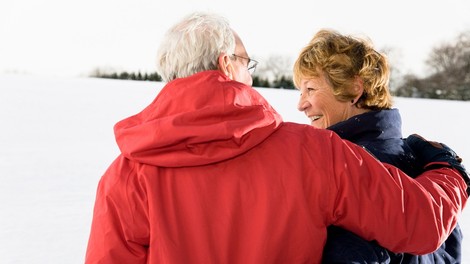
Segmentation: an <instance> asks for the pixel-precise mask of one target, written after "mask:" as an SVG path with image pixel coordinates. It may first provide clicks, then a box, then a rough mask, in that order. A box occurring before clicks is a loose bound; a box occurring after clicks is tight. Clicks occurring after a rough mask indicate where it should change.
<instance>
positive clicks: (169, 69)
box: [157, 13, 235, 82]
mask: <svg viewBox="0 0 470 264" xmlns="http://www.w3.org/2000/svg"><path fill="white" fill-rule="evenodd" d="M234 51H235V36H234V32H233V31H232V28H231V27H230V24H229V22H228V21H227V19H225V18H224V17H222V16H219V15H216V14H211V13H193V14H190V15H188V16H186V17H185V18H183V19H182V20H181V21H180V22H179V23H177V24H176V25H174V26H173V27H171V28H170V29H169V30H168V32H167V33H166V35H165V37H164V39H163V41H162V43H161V45H160V48H159V49H158V52H157V71H158V73H159V74H160V75H161V76H162V79H163V80H164V81H165V82H169V81H171V80H174V79H176V78H183V77H187V76H190V75H193V74H195V73H198V72H201V71H206V70H216V69H217V59H218V57H219V55H220V54H221V53H223V52H225V53H227V54H228V55H231V54H233V53H234Z"/></svg>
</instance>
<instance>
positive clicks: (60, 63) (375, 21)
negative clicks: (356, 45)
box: [0, 0, 470, 76]
mask: <svg viewBox="0 0 470 264" xmlns="http://www.w3.org/2000/svg"><path fill="white" fill-rule="evenodd" d="M192 11H212V12H217V13H219V14H222V15H224V16H226V17H227V18H228V19H229V20H230V22H231V24H232V27H233V28H234V29H235V30H236V31H237V32H238V33H239V35H240V36H241V38H242V40H243V41H244V43H245V46H246V48H247V50H248V53H249V54H250V55H251V56H252V57H255V58H257V59H259V60H261V62H262V60H263V59H265V58H267V57H268V56H270V55H282V56H289V57H292V59H294V58H295V57H296V56H297V54H298V52H299V51H300V49H301V48H302V47H303V46H304V45H305V44H307V42H308V41H309V40H310V38H311V37H312V36H313V34H314V33H315V32H316V31H318V30H319V29H321V28H332V29H337V30H339V31H340V32H341V33H345V34H361V35H366V36H368V37H370V38H371V39H372V41H373V42H374V44H375V46H376V47H377V49H382V48H384V47H391V48H393V49H395V52H394V53H393V54H391V55H390V56H391V61H392V62H393V63H394V64H395V65H396V66H398V67H400V71H401V72H402V73H407V72H410V73H415V74H418V75H421V74H423V73H424V72H425V67H424V60H425V59H426V58H427V56H428V54H429V52H430V50H431V48H432V47H433V46H436V45H437V44H439V43H442V42H444V41H451V40H453V39H454V38H455V37H456V36H457V34H459V33H461V32H463V31H465V30H470V15H469V13H470V1H468V0H447V1H437V0H428V1H424V2H423V1H413V0H395V1H373V0H356V1H349V0H344V1H334V0H328V1H327V0H322V1H316V0H315V1H312V0H310V1H305V0H289V1H283V4H276V3H275V2H273V1H254V0H251V1H247V0H238V1H227V2H224V1H217V0H198V1H192V0H186V1H183V0H169V1H165V3H161V1H156V0H0V73H1V72H24V73H31V74H46V75H63V76H77V75H85V74H88V73H89V72H91V70H92V69H94V68H95V67H112V68H115V69H118V70H119V69H122V70H132V71H137V70H142V71H148V72H150V71H154V64H155V63H154V60H155V54H156V50H157V47H158V44H159V42H160V39H161V37H162V36H163V35H164V33H165V31H166V30H167V29H168V28H169V27H170V26H171V25H173V24H174V23H175V22H177V21H178V20H179V19H180V18H182V17H183V16H184V15H186V14H188V13H189V12H192ZM392 55H393V56H392Z"/></svg>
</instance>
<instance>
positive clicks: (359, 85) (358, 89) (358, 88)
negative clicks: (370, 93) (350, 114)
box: [351, 76, 364, 105]
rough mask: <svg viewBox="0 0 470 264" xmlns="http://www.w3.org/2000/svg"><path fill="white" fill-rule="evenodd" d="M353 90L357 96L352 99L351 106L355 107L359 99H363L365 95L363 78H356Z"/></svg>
mask: <svg viewBox="0 0 470 264" xmlns="http://www.w3.org/2000/svg"><path fill="white" fill-rule="evenodd" d="M352 88H353V91H354V94H356V96H355V97H354V98H353V99H351V104H353V105H355V104H356V103H357V101H359V99H360V98H361V96H362V94H363V93H364V83H363V81H362V78H361V77H359V76H356V78H354V84H353V87H352Z"/></svg>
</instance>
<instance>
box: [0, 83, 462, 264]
mask: <svg viewBox="0 0 470 264" xmlns="http://www.w3.org/2000/svg"><path fill="white" fill-rule="evenodd" d="M161 87H162V84H161V83H151V82H132V81H117V80H104V79H87V78H51V77H33V76H20V75H0V122H1V129H0V263H2V264H23V263H24V264H32V263H35V264H42V263H44V264H54V263H57V264H63V263H67V264H75V263H83V259H84V254H85V250H86V244H87V239H88V232H89V228H90V222H91V217H92V209H93V203H94V198H95V191H96V187H97V183H98V180H99V178H100V177H101V175H102V173H103V172H104V170H105V169H106V168H107V167H108V165H109V164H110V163H111V161H112V160H113V159H114V158H115V157H116V155H117V154H118V148H117V146H116V145H115V142H114V134H113V130H112V128H113V125H114V123H116V122H117V121H119V120H121V119H123V118H125V117H127V116H129V115H133V114H135V113H137V112H138V111H140V110H141V109H142V108H143V107H145V106H146V105H147V104H148V103H150V102H151V101H152V100H153V98H154V97H155V95H156V94H157V93H158V91H159V89H160V88H161ZM258 91H260V92H261V93H262V94H263V95H264V96H265V97H266V98H267V99H268V101H270V102H271V103H272V104H273V105H274V107H275V108H276V109H277V110H278V112H280V113H281V114H282V115H283V117H284V119H285V120H287V121H294V122H299V123H306V121H307V120H306V118H305V117H304V116H303V114H302V113H300V112H298V111H297V110H296V104H297V99H298V96H299V93H298V92H297V91H293V90H277V89H261V88H258ZM395 102H396V104H395V106H396V107H397V108H399V109H400V111H401V113H402V116H403V130H404V134H405V135H408V134H410V133H414V132H417V133H419V134H421V135H423V136H424V137H426V138H428V139H433V140H439V141H441V142H445V143H446V144H448V145H449V146H450V147H452V148H453V149H454V150H455V151H456V152H457V153H458V154H460V155H461V156H462V157H463V158H464V164H466V166H467V167H470V163H469V162H468V161H469V160H470V139H469V138H468V137H467V134H468V131H469V129H470V118H469V115H470V102H456V101H444V100H424V99H408V98H396V99H395ZM467 164H468V165H467ZM460 225H461V228H462V230H463V232H464V235H465V238H466V239H465V240H464V256H463V263H470V246H469V245H470V242H468V241H469V239H470V209H468V208H467V210H465V211H464V213H463V215H462V218H461V220H460Z"/></svg>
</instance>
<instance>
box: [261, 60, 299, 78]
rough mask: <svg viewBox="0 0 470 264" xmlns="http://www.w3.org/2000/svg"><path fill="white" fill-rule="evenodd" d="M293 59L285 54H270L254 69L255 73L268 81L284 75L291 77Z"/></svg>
mask: <svg viewBox="0 0 470 264" xmlns="http://www.w3.org/2000/svg"><path fill="white" fill-rule="evenodd" d="M292 67H293V60H292V58H291V57H289V56H285V55H271V56H269V57H268V58H267V59H266V60H265V61H263V63H261V64H260V66H258V69H257V70H256V72H257V75H259V76H261V77H263V78H267V79H268V80H270V81H274V80H277V79H280V78H281V77H282V76H284V77H292Z"/></svg>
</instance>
